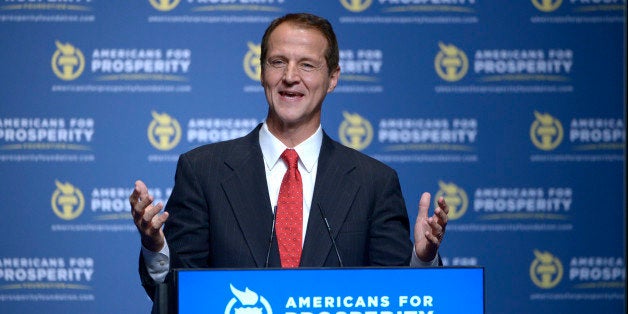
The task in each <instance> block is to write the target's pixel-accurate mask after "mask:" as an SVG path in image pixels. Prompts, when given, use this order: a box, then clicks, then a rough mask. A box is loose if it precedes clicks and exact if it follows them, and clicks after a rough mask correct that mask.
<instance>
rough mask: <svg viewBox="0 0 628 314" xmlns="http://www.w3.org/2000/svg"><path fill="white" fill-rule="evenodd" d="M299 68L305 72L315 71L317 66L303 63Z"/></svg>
mask: <svg viewBox="0 0 628 314" xmlns="http://www.w3.org/2000/svg"><path fill="white" fill-rule="evenodd" d="M299 67H300V68H301V69H302V70H303V71H308V72H309V71H314V70H315V69H316V66H315V65H313V64H311V63H301V64H300V65H299Z"/></svg>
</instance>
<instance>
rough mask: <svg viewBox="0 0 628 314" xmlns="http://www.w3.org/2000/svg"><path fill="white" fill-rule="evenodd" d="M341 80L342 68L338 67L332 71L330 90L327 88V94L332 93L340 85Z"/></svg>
mask: <svg viewBox="0 0 628 314" xmlns="http://www.w3.org/2000/svg"><path fill="white" fill-rule="evenodd" d="M339 78H340V66H337V67H336V69H335V70H333V71H331V73H330V74H329V88H327V93H331V92H332V91H333V90H334V88H336V85H338V79H339Z"/></svg>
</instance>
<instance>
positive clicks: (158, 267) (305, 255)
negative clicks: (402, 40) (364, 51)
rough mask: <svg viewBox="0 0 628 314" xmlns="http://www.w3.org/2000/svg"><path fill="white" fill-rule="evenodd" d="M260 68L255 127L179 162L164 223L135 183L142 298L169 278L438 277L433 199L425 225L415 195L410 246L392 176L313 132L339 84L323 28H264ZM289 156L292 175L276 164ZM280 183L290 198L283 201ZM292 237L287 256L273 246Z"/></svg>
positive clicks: (302, 17) (306, 17)
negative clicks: (347, 271) (257, 274)
mask: <svg viewBox="0 0 628 314" xmlns="http://www.w3.org/2000/svg"><path fill="white" fill-rule="evenodd" d="M261 61H262V62H261V64H262V72H261V84H262V86H263V88H264V92H265V95H266V100H267V102H268V114H267V117H266V120H265V121H264V123H262V124H260V125H258V126H257V127H256V128H255V129H254V130H253V131H252V132H251V133H249V134H248V135H246V136H244V137H242V138H238V139H234V140H230V141H226V142H220V143H214V144H209V145H205V146H201V147H199V148H196V149H193V150H191V151H189V152H187V153H184V154H182V155H181V156H180V157H179V161H178V163H177V170H176V174H175V184H174V188H173V191H172V194H171V195H170V198H169V200H168V202H167V206H166V210H165V211H164V212H163V213H160V212H161V210H162V208H163V205H162V204H161V203H158V204H153V200H154V198H153V196H152V195H150V194H149V193H148V189H147V186H146V185H145V184H144V183H143V182H142V181H139V180H138V181H137V182H136V183H135V189H134V191H133V193H132V194H131V196H130V197H129V200H130V204H131V207H132V214H133V219H134V222H135V224H136V226H137V229H138V230H139V232H140V235H141V243H142V252H141V254H140V263H139V269H140V277H141V280H142V284H143V286H144V287H145V289H146V291H147V293H148V295H149V296H150V297H151V298H153V297H154V293H155V287H156V285H157V284H159V283H161V282H163V281H164V280H165V278H166V277H167V274H168V270H170V269H175V268H264V267H282V266H283V267H297V266H298V267H341V266H345V267H358V266H408V265H411V266H416V267H420V266H437V265H442V263H441V261H440V257H439V255H438V248H439V246H440V244H441V241H442V240H443V236H444V234H445V227H446V225H447V219H448V218H447V213H448V207H447V205H446V203H445V201H444V199H443V198H442V197H441V198H439V200H438V202H437V203H438V206H437V207H436V208H435V209H434V214H433V215H432V216H429V217H428V210H429V206H430V194H429V193H423V194H422V196H421V199H420V201H419V205H418V217H417V220H416V223H415V226H414V228H415V229H414V245H413V244H412V242H411V240H410V230H409V228H410V224H409V218H408V214H407V211H406V207H405V202H404V198H403V195H402V192H401V187H400V183H399V179H398V176H397V173H396V172H395V171H394V170H393V169H392V168H390V167H388V166H387V165H384V164H383V163H381V162H379V161H377V160H375V159H373V158H370V157H368V156H366V155H365V154H362V153H360V152H358V151H356V150H353V149H351V148H347V147H345V146H343V145H342V144H340V143H338V142H336V141H334V140H332V139H331V138H330V137H329V136H328V135H327V134H326V133H325V132H324V131H323V130H322V127H321V124H320V121H321V109H322V105H323V100H324V99H325V96H326V95H327V94H328V93H330V92H332V91H333V90H334V88H335V87H336V84H337V82H338V78H339V76H340V67H339V65H338V62H339V50H338V43H337V41H336V37H335V34H334V32H333V29H332V26H331V24H330V23H329V22H328V21H327V20H326V19H324V18H321V17H318V16H315V15H311V14H307V13H299V14H288V15H285V16H283V17H280V18H278V19H276V20H274V21H273V22H271V24H270V25H269V26H268V28H267V29H266V31H265V33H264V36H263V38H262V53H261ZM284 151H286V152H285V153H284ZM294 152H296V155H297V156H296V157H295V158H298V166H297V167H296V168H295V167H292V166H288V165H286V164H285V163H284V160H283V158H285V156H284V155H286V154H291V153H294ZM284 175H285V176H286V178H284ZM287 177H293V178H292V179H293V180H296V181H290V180H289V179H287ZM282 179H283V180H284V181H286V180H287V181H289V182H292V183H290V185H291V188H294V184H295V183H294V182H297V183H296V184H297V185H298V186H297V189H293V191H292V192H290V193H292V194H289V195H288V194H286V191H290V189H287V190H286V187H285V185H288V184H285V182H284V183H282ZM299 185H302V186H299ZM301 189H302V190H301ZM296 190H298V192H294V191H296ZM301 191H302V192H301ZM286 195H287V196H286ZM294 197H296V199H294ZM295 206H296V207H295ZM295 208H296V210H295ZM290 210H293V212H292V213H290V214H289V215H290V217H288V218H289V219H285V218H284V217H285V216H284V214H285V212H287V211H290ZM290 221H293V222H295V224H292V225H291V224H290ZM327 224H328V225H327ZM162 226H163V228H162ZM328 227H329V229H328ZM295 233H296V237H297V238H298V240H300V243H299V244H300V245H296V247H295V246H291V245H290V240H286V239H284V237H283V234H287V235H293V238H294V237H295V236H294V235H295ZM269 239H270V240H269ZM292 240H294V239H292ZM289 257H291V258H292V261H289V260H290V258H289Z"/></svg>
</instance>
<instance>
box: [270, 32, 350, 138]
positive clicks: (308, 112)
mask: <svg viewBox="0 0 628 314" xmlns="http://www.w3.org/2000/svg"><path fill="white" fill-rule="evenodd" d="M326 50H327V41H326V40H325V37H324V36H323V35H322V34H321V33H320V32H318V31H317V30H314V29H307V28H300V27H296V26H295V25H294V24H290V23H289V22H287V23H283V24H280V25H279V26H277V28H275V30H274V31H273V32H272V33H271V34H270V37H269V39H268V52H267V56H266V60H262V62H265V63H266V64H265V65H264V70H263V71H262V77H261V82H262V86H264V91H265V93H266V100H267V101H268V105H269V106H270V107H269V115H268V120H267V123H268V124H269V127H275V128H280V127H281V128H284V127H288V128H301V127H303V128H304V129H307V130H310V129H312V128H314V130H316V128H318V125H319V124H320V115H321V106H322V104H323V100H324V99H325V96H326V95H327V93H329V92H331V91H332V90H333V89H334V88H335V87H336V84H337V82H338V75H339V73H340V69H339V68H338V69H336V70H335V71H333V72H332V73H331V74H330V73H329V70H328V69H327V61H326V60H325V51H326ZM312 132H313V131H312Z"/></svg>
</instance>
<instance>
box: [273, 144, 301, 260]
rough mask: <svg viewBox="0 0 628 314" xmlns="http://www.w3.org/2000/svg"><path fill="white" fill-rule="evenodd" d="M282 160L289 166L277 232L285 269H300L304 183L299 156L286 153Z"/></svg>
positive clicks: (289, 150)
mask: <svg viewBox="0 0 628 314" xmlns="http://www.w3.org/2000/svg"><path fill="white" fill-rule="evenodd" d="M281 159H283V161H284V162H285V163H286V165H287V166H288V170H287V171H286V174H285V175H284V176H283V180H282V181H281V187H280V188H279V198H278V200H277V212H276V213H275V215H276V224H277V225H276V227H275V228H276V229H277V242H278V243H279V256H280V258H281V267H298V266H299V261H300V260H301V239H302V233H303V230H302V229H303V183H302V182H301V173H299V168H298V165H297V163H298V161H299V155H298V154H297V152H296V151H295V150H294V149H286V150H285V151H284V152H283V154H281Z"/></svg>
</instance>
